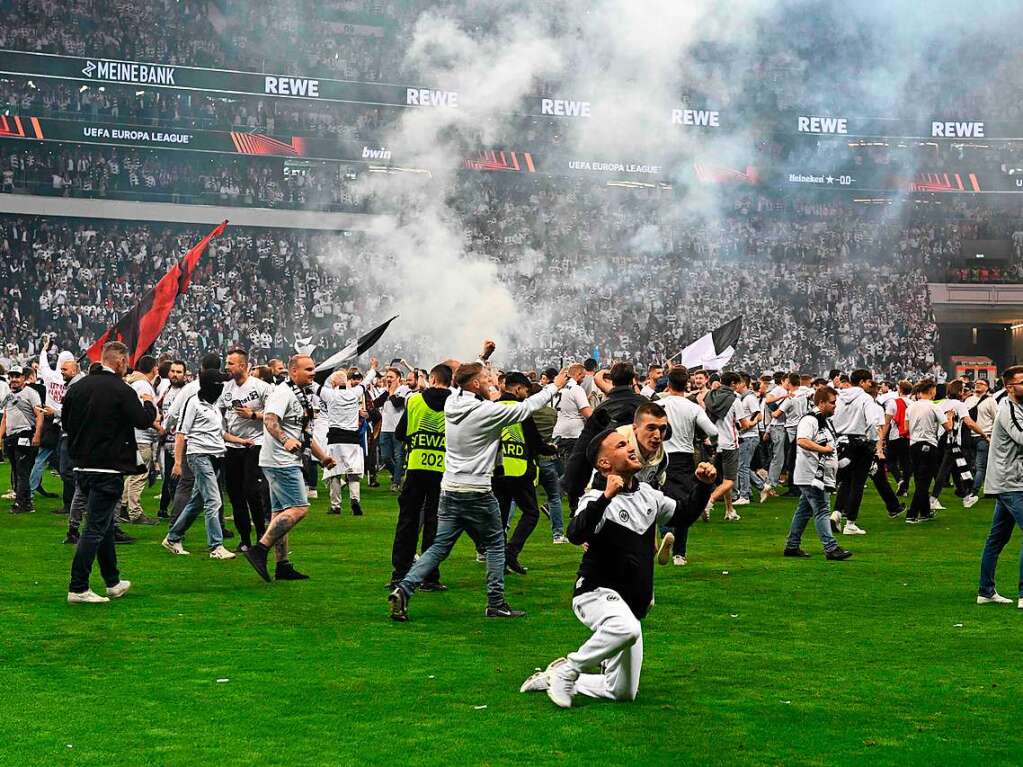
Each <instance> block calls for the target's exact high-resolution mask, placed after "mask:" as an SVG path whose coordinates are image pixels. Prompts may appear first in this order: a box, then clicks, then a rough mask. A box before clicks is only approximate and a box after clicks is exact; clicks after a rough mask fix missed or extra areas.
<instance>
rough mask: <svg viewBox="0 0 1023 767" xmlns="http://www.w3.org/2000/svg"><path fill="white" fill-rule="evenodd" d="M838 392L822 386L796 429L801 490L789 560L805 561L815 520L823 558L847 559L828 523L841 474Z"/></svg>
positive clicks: (797, 476)
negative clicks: (804, 544) (834, 419)
mask: <svg viewBox="0 0 1023 767" xmlns="http://www.w3.org/2000/svg"><path fill="white" fill-rule="evenodd" d="M837 399H838V393H837V392H836V391H835V390H834V389H832V388H831V387H830V386H822V387H821V388H819V389H818V390H817V391H816V392H815V393H814V395H813V404H814V409H813V410H812V411H810V412H809V413H807V414H806V415H804V416H803V417H802V418H801V419H800V420H799V425H798V426H797V427H796V465H795V470H794V472H793V473H794V474H795V478H794V484H795V487H797V488H798V489H799V493H800V498H799V504H798V505H797V506H796V510H795V512H794V513H793V515H792V524H791V525H790V526H789V537H788V540H787V541H786V542H785V551H784V552H783V553H784V555H785V556H786V557H799V558H806V557H809V556H810V555H809V554H807V553H806V552H805V551H803V549H802V548H801V547H800V545H799V544H800V542H801V541H802V538H803V531H804V530H805V529H806V523H807V522H809V521H810V517H813V524H814V527H816V528H817V535H818V537H819V538H820V539H821V543H822V544H824V556H825V557H827V558H828V559H831V560H842V559H848V558H849V557H851V556H852V552H851V551H846V550H845V549H843V548H842V547H841V546H839V545H838V542H837V541H836V540H835V537H834V536H833V535H832V534H831V525H830V524H829V521H828V516H829V511H830V504H831V493H832V492H834V490H835V483H836V476H837V472H838V458H837V443H838V434H837V433H836V432H835V428H834V426H833V425H832V423H831V416H832V414H833V413H834V412H835V402H836V400H837Z"/></svg>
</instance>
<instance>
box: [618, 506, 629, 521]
mask: <svg viewBox="0 0 1023 767" xmlns="http://www.w3.org/2000/svg"><path fill="white" fill-rule="evenodd" d="M618 519H620V520H622V522H628V521H629V512H627V511H625V510H624V509H623V510H622V511H619V512H618Z"/></svg>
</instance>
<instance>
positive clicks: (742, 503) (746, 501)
mask: <svg viewBox="0 0 1023 767" xmlns="http://www.w3.org/2000/svg"><path fill="white" fill-rule="evenodd" d="M732 505H733V506H749V498H736V499H735V500H734V501H732Z"/></svg>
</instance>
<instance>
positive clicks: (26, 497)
mask: <svg viewBox="0 0 1023 767" xmlns="http://www.w3.org/2000/svg"><path fill="white" fill-rule="evenodd" d="M26 440H28V441H29V442H31V440H32V432H28V431H24V432H19V433H18V434H12V435H10V436H5V437H4V453H5V454H6V455H7V460H9V461H10V462H11V489H13V490H14V494H15V496H16V498H15V501H14V502H15V503H16V504H17V505H18V506H19V507H20V508H21V509H23V510H25V511H27V510H29V509H31V508H32V488H31V487H30V486H29V480H30V478H31V476H32V465H33V464H34V463H35V462H36V455H37V454H38V453H39V448H37V447H31V445H29V446H26V445H19V444H18V443H19V442H24V441H26Z"/></svg>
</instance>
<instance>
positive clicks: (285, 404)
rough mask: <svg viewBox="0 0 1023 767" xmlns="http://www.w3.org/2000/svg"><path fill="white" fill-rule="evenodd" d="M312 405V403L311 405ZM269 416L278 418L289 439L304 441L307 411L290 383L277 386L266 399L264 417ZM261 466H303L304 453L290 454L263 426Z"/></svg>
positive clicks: (260, 452) (264, 425)
mask: <svg viewBox="0 0 1023 767" xmlns="http://www.w3.org/2000/svg"><path fill="white" fill-rule="evenodd" d="M309 404H310V405H312V402H311V401H310V403H309ZM267 414H272V415H275V416H277V417H278V418H279V419H280V422H281V429H282V430H283V431H284V435H285V436H286V437H288V438H289V439H297V440H298V441H299V442H301V441H302V421H303V419H304V418H305V410H304V409H303V408H302V403H301V402H299V399H298V396H297V395H296V394H295V392H294V390H293V389H292V388H291V386H289V385H288V382H287V381H285V382H284V383H281V384H277V386H276V387H274V390H273V391H272V392H270V396H269V397H267V399H266V406H265V407H264V408H263V416H264V418H265V417H266V415H267ZM259 465H260V466H262V467H264V468H272V469H276V468H286V467H289V466H301V465H302V451H301V450H299V451H298V452H295V453H289V452H288V451H287V450H285V449H284V445H283V444H281V443H280V442H278V441H277V440H276V439H274V438H273V437H271V436H270V435H269V434H268V433H267V431H266V424H265V423H264V424H263V445H262V447H261V448H260V450H259Z"/></svg>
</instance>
